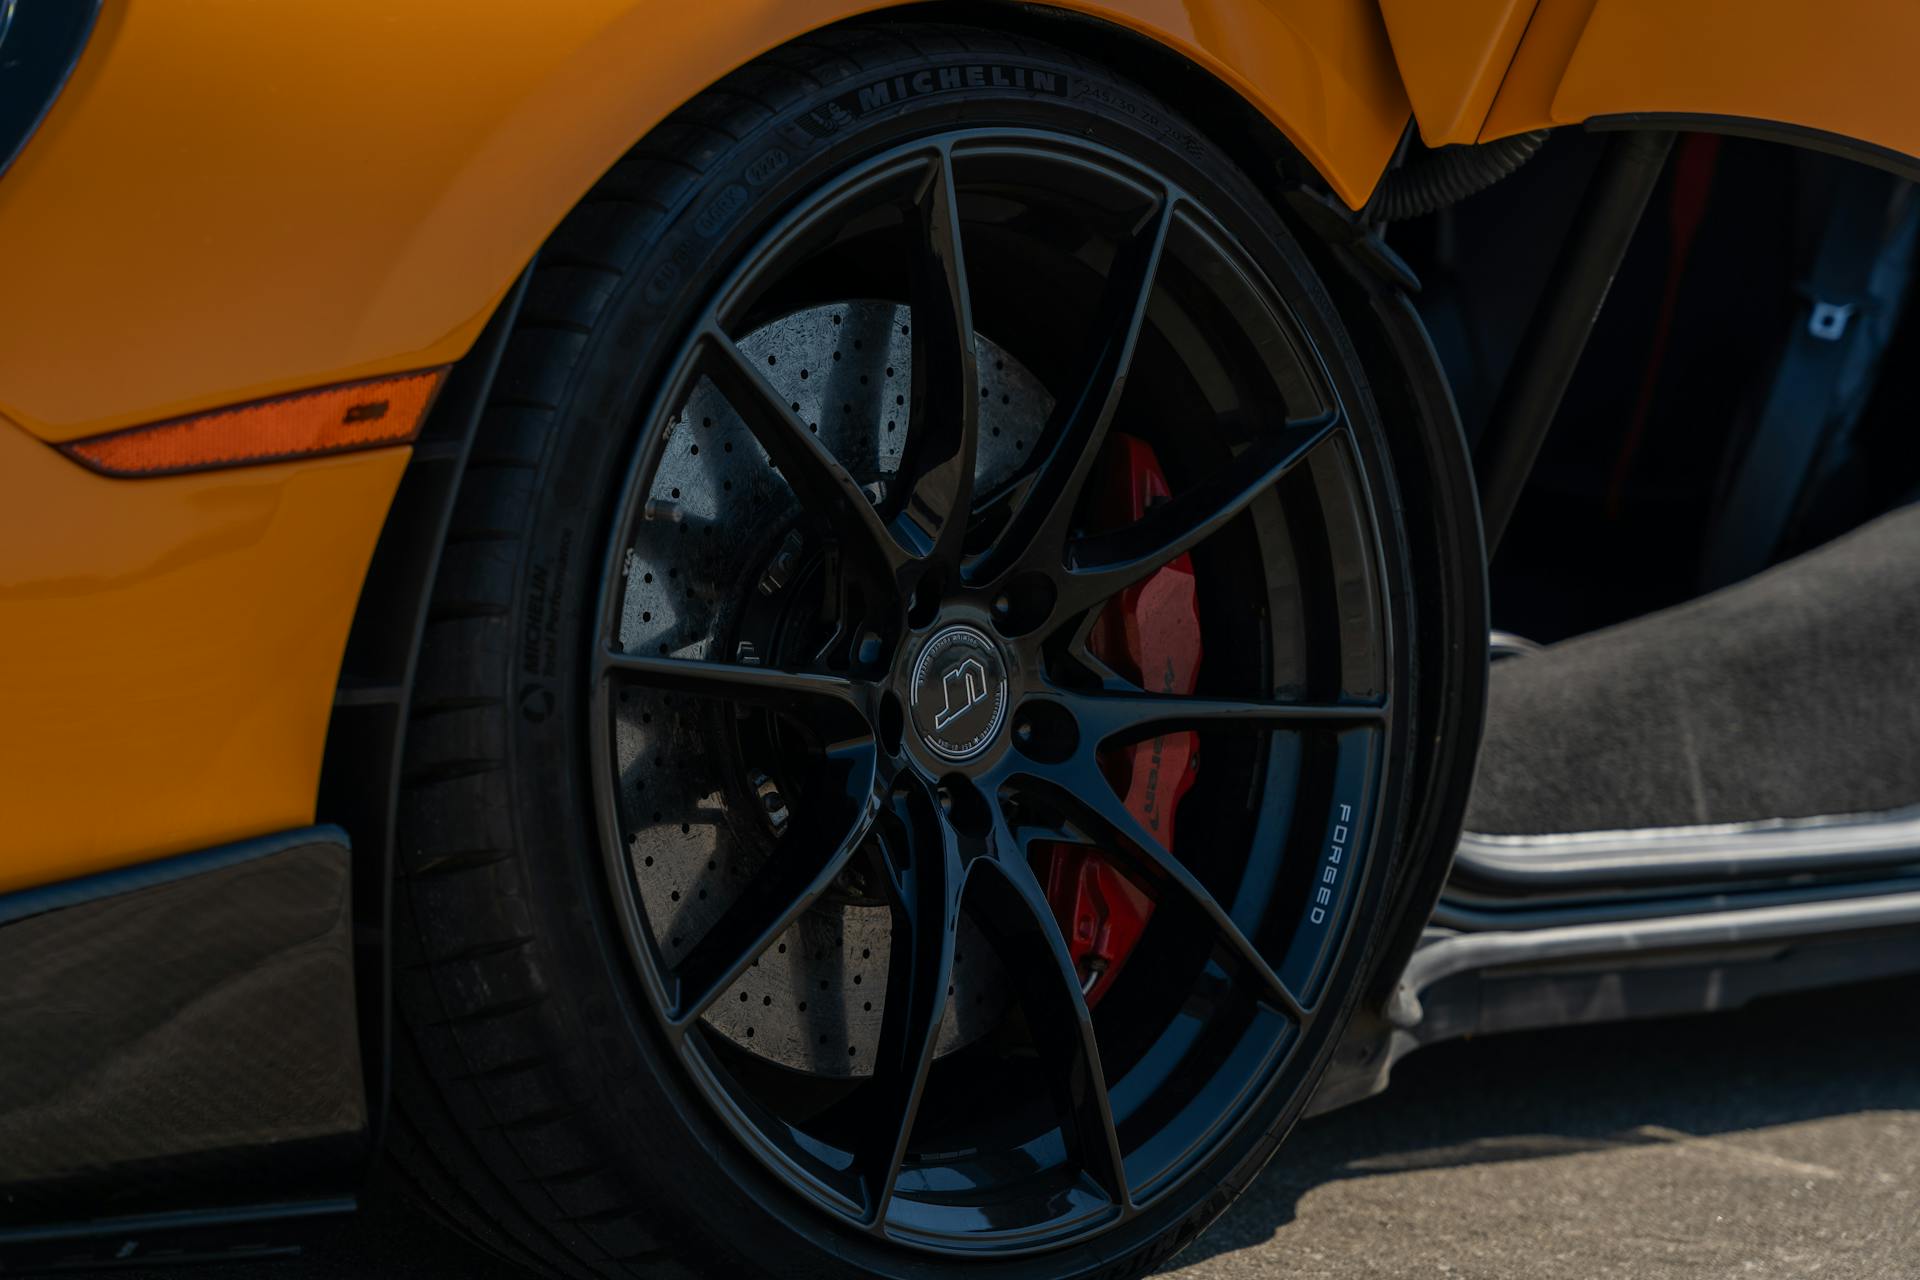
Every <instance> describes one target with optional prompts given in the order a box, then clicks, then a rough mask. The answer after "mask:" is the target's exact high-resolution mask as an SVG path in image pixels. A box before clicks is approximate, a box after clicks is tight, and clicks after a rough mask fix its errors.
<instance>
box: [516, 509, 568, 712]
mask: <svg viewBox="0 0 1920 1280" xmlns="http://www.w3.org/2000/svg"><path fill="white" fill-rule="evenodd" d="M572 555H573V530H572V529H562V530H561V531H560V546H559V548H558V550H556V551H555V552H554V555H553V558H552V559H551V560H549V561H548V562H547V563H545V564H536V565H534V566H533V569H532V571H531V572H530V573H529V574H528V575H527V612H526V615H525V619H524V621H523V622H522V624H521V632H520V669H521V670H522V671H524V672H526V674H528V675H530V676H548V677H551V676H552V675H553V674H554V666H555V662H556V659H557V655H558V654H559V652H560V602H561V601H562V600H563V599H565V598H566V586H567V561H568V560H569V559H571V557H572Z"/></svg>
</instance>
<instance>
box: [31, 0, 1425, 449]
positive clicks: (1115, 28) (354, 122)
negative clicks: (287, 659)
mask: <svg viewBox="0 0 1920 1280" xmlns="http://www.w3.org/2000/svg"><path fill="white" fill-rule="evenodd" d="M376 7H377V8H378V10H379V14H380V18H379V24H378V29H379V30H380V31H381V33H382V37H381V39H380V40H378V41H369V40H367V39H366V38H365V35H366V32H367V31H368V30H370V29H374V22H373V17H374V15H373V10H374V9H375V8H376ZM520 12H521V11H520V9H519V7H518V6H515V7H514V9H513V10H511V11H508V10H507V7H506V6H505V5H504V4H502V5H500V6H498V15H497V16H498V18H499V20H495V18H494V16H490V15H494V14H495V10H494V9H493V8H492V7H490V6H480V7H479V8H478V13H477V14H476V12H475V6H470V5H469V6H458V7H456V6H454V5H452V4H450V3H430V4H420V5H414V6H407V7H406V9H405V10H404V11H403V12H399V13H395V12H390V11H389V6H385V5H378V6H376V5H375V4H374V3H373V2H372V0H354V2H353V3H348V4H335V5H324V6H323V5H317V4H310V5H280V6H273V7H272V9H271V11H269V10H267V9H265V8H262V7H260V6H252V5H210V6H206V7H205V8H203V9H193V10H189V11H184V12H173V11H171V10H166V11H164V12H163V11H162V9H161V8H157V7H148V8H142V7H141V6H137V5H136V6H127V7H125V8H123V9H121V8H116V9H115V10H114V11H113V13H112V14H111V20H110V21H105V22H103V23H102V27H101V30H100V31H99V32H97V33H96V35H95V38H94V40H93V42H92V44H91V45H90V46H89V48H88V49H87V51H86V53H85V54H84V56H83V57H82V59H81V61H80V65H79V67H78V68H77V70H76V72H75V75H74V77H73V80H72V82H71V83H70V85H69V86H68V90H67V92H66V93H65V94H63V95H62V97H61V98H60V100H59V101H58V102H57V103H56V104H55V106H54V108H53V109H52V111H51V112H50V113H49V114H48V116H47V119H46V120H45V122H44V123H43V124H42V127H41V129H40V131H39V132H38V134H36V136H35V137H34V139H33V141H32V142H31V143H29V144H28V146H27V147H26V148H25V149H24V150H23V151H22V152H21V154H20V157H19V158H18V160H17V161H16V162H15V164H14V167H13V168H12V170H11V171H10V172H9V173H8V175H7V180H6V186H5V198H4V200H0V276H4V277H5V278H6V279H7V280H8V292H9V300H10V301H11V302H12V303H14V305H13V306H12V307H10V308H9V309H8V312H7V314H6V315H5V316H0V353H4V355H0V387H4V388H5V392H4V395H5V402H4V403H0V414H3V415H4V416H6V417H8V418H10V419H12V420H13V421H15V422H17V423H19V424H20V425H21V426H22V427H24V428H26V429H27V430H28V431H29V432H31V433H32V434H34V435H37V436H39V437H41V438H42V439H47V440H53V441H62V440H69V439H74V438H78V437H81V436H85V435H90V434H96V433H98V432H102V431H107V430H112V429H115V428H119V427H124V426H128V425H133V424H136V423H139V422H144V421H156V420H159V419H162V418H167V417H172V416H177V415H181V414H186V413H191V412H195V411H198V410H201V409H205V408H211V407H215V406H218V405H222V404H231V403H235V402H238V401H241V400H247V399H253V398H257V397H264V396H269V395H274V394H279V393H282V392H285V391H291V390H297V389H301V388H304V387H311V386H316V385H321V384H324V383H328V382H334V381H345V380H350V379H354V378H363V377H372V376H377V375H380V374H384V373H393V372H401V371H404V370H408V369H415V368H424V367H429V366H433V365H439V364H446V363H450V362H452V361H453V360H455V359H458V358H459V357H460V356H462V355H463V354H464V353H465V352H466V351H467V350H468V349H469V348H470V347H472V345H473V344H474V342H475V341H476V340H477V338H478V336H479V334H480V332H481V330H482V328H483V327H484V326H485V324H486V322H487V319H488V317H489V316H490V315H491V314H493V312H494V311H495V310H496V309H497V308H498V306H499V304H500V301H501V299H502V297H503V296H504V295H505V293H506V290H507V289H508V287H509V285H510V283H511V281H512V280H513V279H514V277H515V276H516V275H517V274H518V272H519V271H520V270H521V268H522V267H523V266H524V265H525V264H526V262H527V261H528V260H529V258H530V257H531V256H532V254H533V253H534V251H535V249H536V248H537V247H538V245H539V244H540V243H541V242H542V241H543V240H544V239H545V238H546V236H547V235H548V234H549V233H550V232H551V231H552V229H553V227H554V226H555V225H557V223H558V222H559V220H560V218H561V217H562V216H564V214H565V213H566V211H567V210H568V209H570V208H571V207H572V206H573V205H574V204H575V203H576V202H577V201H578V200H579V199H580V198H581V196H582V195H584V193H585V192H586V191H587V190H588V188H589V187H591V185H592V184H593V183H594V181H596V180H597V179H598V178H599V177H600V176H601V174H602V173H604V172H605V171H606V170H607V169H608V168H609V167H610V166H611V165H612V164H613V163H614V162H615V161H617V160H618V159H619V157H620V156H621V155H623V154H625V153H626V151H627V150H628V149H629V148H630V147H632V146H633V145H634V144H635V142H636V141H638V140H640V139H642V138H644V137H646V136H647V135H648V134H649V133H650V132H652V131H653V130H654V129H655V128H656V127H657V126H658V125H659V124H661V123H662V122H663V121H665V120H666V119H667V118H668V117H669V116H670V115H671V114H672V112H673V111H674V110H675V109H677V108H678V107H679V106H680V105H681V104H683V103H685V102H686V101H688V100H690V99H691V98H693V97H694V96H695V95H697V94H698V93H700V92H701V91H703V90H704V89H706V88H707V87H708V86H710V85H712V84H714V83H715V82H717V81H719V80H721V79H722V78H724V77H725V76H726V75H728V74H729V73H731V72H733V71H735V70H737V69H739V68H741V67H743V66H745V65H747V64H748V63H750V62H751V61H753V60H754V59H755V58H757V57H760V56H762V55H763V54H764V53H766V52H768V51H770V50H773V49H776V48H779V47H781V46H784V45H787V44H789V43H790V42H792V41H795V40H799V39H803V38H804V37H806V36H807V35H809V34H810V33H813V32H817V31H819V30H822V29H824V28H826V27H829V26H832V25H834V24H836V23H840V22H845V21H871V20H876V19H879V20H886V21H906V22H914V21H921V20H936V19H940V18H943V17H944V18H947V19H949V20H950V19H951V18H953V17H955V16H964V18H965V20H967V21H971V22H976V23H982V24H985V25H992V26H1005V25H1007V24H1029V25H1034V24H1038V25H1034V29H1035V30H1036V31H1039V30H1041V28H1042V26H1044V24H1045V23H1047V22H1048V21H1049V20H1050V19H1051V20H1053V21H1056V22H1057V21H1058V15H1063V14H1072V15H1075V17H1076V18H1077V20H1078V22H1079V23H1080V24H1082V25H1080V26H1078V27H1077V28H1075V29H1074V30H1073V32H1072V38H1073V41H1074V42H1075V43H1076V45H1077V46H1078V47H1081V48H1087V47H1090V45H1089V43H1088V42H1091V46H1093V47H1097V48H1098V49H1100V50H1101V51H1102V52H1103V56H1105V55H1108V54H1111V55H1112V56H1122V51H1123V50H1128V49H1131V50H1134V51H1135V52H1131V53H1127V54H1125V56H1127V57H1129V58H1132V57H1136V56H1138V57H1141V58H1144V59H1146V60H1144V61H1142V62H1141V63H1140V65H1142V66H1149V67H1151V68H1153V69H1154V70H1155V72H1156V73H1159V72H1161V71H1162V70H1164V69H1165V68H1167V67H1169V66H1177V65H1184V67H1186V68H1191V69H1193V72H1192V73H1190V74H1188V75H1184V76H1182V77H1181V78H1180V83H1181V84H1182V85H1183V86H1186V85H1192V86H1194V88H1193V90H1192V92H1191V95H1190V96H1188V97H1187V100H1186V101H1184V102H1180V103H1176V105H1182V106H1188V107H1191V108H1194V109H1195V114H1200V112H1202V111H1205V112H1211V111H1213V110H1215V109H1216V108H1218V107H1221V106H1223V105H1224V106H1228V107H1231V106H1233V103H1234V101H1235V100H1238V101H1239V102H1243V103H1248V104H1251V106H1252V108H1253V109H1254V110H1255V111H1256V112H1257V113H1258V115H1260V116H1261V117H1263V118H1264V119H1265V120H1266V121H1267V122H1269V125H1270V127H1271V128H1273V129H1277V130H1278V131H1279V132H1280V133H1282V134H1284V135H1285V136H1286V137H1287V139H1288V140H1289V141H1290V143H1291V145H1292V146H1293V147H1294V148H1295V149H1296V150H1297V151H1298V153H1299V155H1300V156H1302V157H1304V158H1305V160H1306V161H1307V162H1308V163H1309V164H1310V165H1311V166H1312V167H1313V168H1314V169H1316V170H1317V171H1318V172H1319V173H1320V174H1321V176H1322V177H1323V178H1324V180H1325V182H1326V183H1327V184H1328V185H1329V186H1330V187H1331V188H1332V189H1333V191H1334V192H1335V193H1336V194H1338V195H1339V196H1341V197H1342V198H1343V199H1345V200H1346V201H1347V202H1348V203H1349V204H1355V205H1357V204H1359V203H1362V202H1364V200H1365V198H1366V196H1367V194H1368V192H1370V191H1371V189H1372V187H1373V185H1374V182H1375V181H1376V180H1377V179H1378V177H1379V175H1380V173H1381V172H1382V171H1384V169H1385V167H1386V165H1387V162H1388V160H1389V159H1390V157H1391V155H1392V153H1393V150H1394V148H1395V146H1396V145H1397V144H1398V142H1399V139H1400V136H1401V133H1402V132H1403V129H1404V125H1405V122H1406V120H1407V118H1408V115H1409V111H1410V108H1409V107H1408V105H1407V99H1406V94H1405V90H1404V88H1403V86H1402V84H1401V80H1400V77H1399V73H1398V71H1397V70H1396V68H1395V65H1394V62H1393V56H1392V50H1391V48H1390V46H1389V44H1388V42H1387V36H1386V31H1385V27H1384V25H1383V24H1382V22H1381V20H1380V15H1379V11H1378V9H1377V7H1376V6H1375V3H1374V0H1337V2H1336V3H1324V2H1316V0H1278V2H1276V3H1260V2H1259V0H1223V2H1222V3H1219V4H1215V5H1210V6H1206V7H1205V8H1204V9H1203V10H1199V11H1195V10H1192V9H1190V8H1189V6H1186V5H1175V4H1169V3H1165V2H1164V0H1049V2H1048V3H1047V4H1045V5H1015V4H1011V3H1006V2H1005V0H992V2H983V3H973V4H968V5H964V6H953V5H943V4H923V3H915V2H913V0H801V2H798V3H793V4H781V5H766V4H759V3H755V2H754V0H711V2H710V3H708V4H705V5H701V6H697V7H695V8H693V9H675V8H674V7H672V6H668V7H666V8H662V7H661V6H658V5H653V4H647V3H642V0H594V2H593V3H583V4H579V5H568V6H560V7H557V8H554V9H552V10H550V11H543V12H542V13H541V15H540V20H539V22H538V23H537V24H533V25H532V26H529V25H528V24H527V23H525V22H515V21H509V20H507V19H508V17H509V16H511V15H512V14H518V13H520ZM1047 29H1049V30H1054V29H1058V28H1047ZM1121 32H1126V33H1129V34H1128V35H1127V36H1126V37H1125V38H1124V39H1123V38H1121V37H1120V36H1119V34H1118V33H1121ZM291 47H298V48H299V49H300V50H301V55H300V57H299V58H297V59H294V58H289V57H287V56H285V52H284V51H285V50H286V49H288V48H291ZM1142 51H1144V52H1142ZM194 82H203V83H207V84H219V85H220V86H221V92H220V93H219V94H182V93H180V92H178V87H179V85H181V84H182V83H194ZM1236 110H1238V109H1237V108H1236ZM1233 119H1234V120H1235V124H1236V126H1237V124H1238V116H1236V117H1233ZM1233 132H1236V133H1237V132H1239V130H1238V128H1237V127H1236V128H1235V129H1234V130H1233ZM129 191H135V192H145V193H146V194H147V196H148V197H149V199H148V200H147V203H146V207H147V212H148V216H146V217H143V218H142V219H138V220H133V221H129V220H128V219H126V218H125V216H124V210H125V208H126V200H127V196H128V193H129ZM261 281H272V282H274V287H273V288H261V287H260V282H261ZM103 304H104V305H103ZM83 333H84V334H88V335H90V338H91V340H92V341H93V342H95V343H96V344H98V345H99V346H100V347H101V348H103V349H112V350H114V351H115V352H116V353H118V355H117V361H118V363H117V366H116V374H117V376H116V377H115V378H113V379H79V378H74V377H73V376H72V375H71V369H72V353H71V349H70V348H71V344H72V343H73V341H74V335H76V334H83Z"/></svg>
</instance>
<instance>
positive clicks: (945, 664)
mask: <svg viewBox="0 0 1920 1280" xmlns="http://www.w3.org/2000/svg"><path fill="white" fill-rule="evenodd" d="M1007 702H1008V692H1007V662H1006V659H1005V658H1004V657H1002V655H1001V653H1000V648H999V646H998V645H996V644H995V643H994V642H993V641H992V640H991V639H989V638H988V637H987V635H986V634H985V633H984V632H982V631H981V630H980V629H979V628H977V627H973V626H969V625H967V624H966V623H954V624H952V625H950V626H946V627H942V628H941V629H940V630H938V631H936V632H934V633H933V635H932V636H931V637H929V638H928V640H927V642H926V643H925V644H924V645H922V646H921V647H920V656H919V657H918V658H916V659H915V660H914V664H913V673H912V676H911V678H910V679H909V681H908V702H907V705H908V707H909V708H910V715H911V718H912V720H913V726H914V728H915V729H916V730H917V731H918V732H919V735H920V740H921V741H922V742H923V743H925V744H926V746H927V748H928V750H930V751H932V752H933V753H934V754H935V755H938V756H940V757H941V758H943V759H946V760H952V761H954V762H955V763H961V762H964V761H967V760H972V759H974V758H975V757H977V756H979V755H980V754H981V753H982V752H984V751H986V750H987V748H988V747H990V746H992V745H993V744H994V742H995V740H996V739H998V738H999V736H1000V732H1001V730H1002V729H1003V728H1004V727H1005V725H1006V720H1007Z"/></svg>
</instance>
